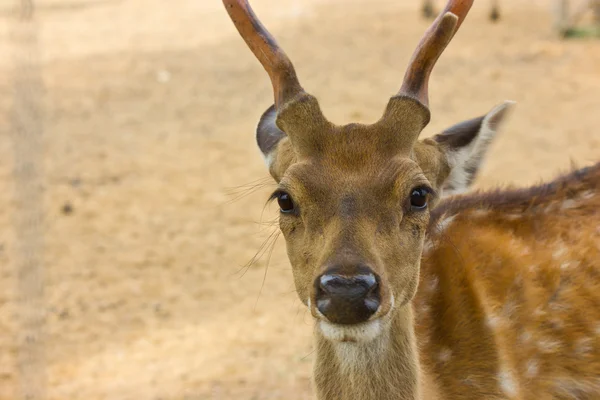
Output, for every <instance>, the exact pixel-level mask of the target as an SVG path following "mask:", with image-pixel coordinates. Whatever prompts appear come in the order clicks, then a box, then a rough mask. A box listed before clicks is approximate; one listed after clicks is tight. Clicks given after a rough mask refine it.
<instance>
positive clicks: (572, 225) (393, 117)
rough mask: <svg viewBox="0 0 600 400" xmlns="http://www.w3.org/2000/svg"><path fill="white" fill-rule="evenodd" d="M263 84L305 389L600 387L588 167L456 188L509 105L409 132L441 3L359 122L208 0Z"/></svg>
mask: <svg viewBox="0 0 600 400" xmlns="http://www.w3.org/2000/svg"><path fill="white" fill-rule="evenodd" d="M223 2H224V4H225V6H226V9H227V11H228V13H229V15H230V17H231V19H232V20H233V22H234V24H235V26H236V28H237V29H238V31H239V32H240V34H241V36H242V37H243V38H244V40H245V41H246V43H247V44H248V46H249V47H250V49H251V50H252V51H253V53H254V54H255V56H256V57H257V58H258V59H259V61H260V62H261V64H262V65H263V67H264V68H265V70H266V71H267V73H268V74H269V76H270V78H271V82H272V84H273V93H274V100H275V104H274V105H273V106H272V107H270V108H269V109H268V110H267V111H266V112H265V113H264V114H263V116H262V118H261V119H260V122H259V124H258V127H257V142H258V145H259V148H260V149H261V151H262V153H263V155H264V157H265V161H266V163H267V166H268V168H269V172H270V173H271V175H272V176H273V178H274V180H275V181H276V183H277V189H276V191H275V192H274V193H273V195H272V196H271V197H272V199H273V200H276V201H277V202H278V204H279V207H280V209H281V213H280V217H279V226H280V229H281V231H282V233H283V235H284V237H285V239H286V245H287V252H288V256H289V259H290V262H291V265H292V272H293V276H294V281H295V286H296V292H297V294H298V296H299V298H300V300H301V301H302V302H303V303H304V304H305V305H306V306H307V308H308V309H309V311H310V313H311V315H312V316H313V317H314V320H315V329H314V336H315V347H316V355H315V367H314V383H315V390H316V393H317V397H318V399H319V400H392V399H394V400H402V399H427V400H429V399H431V400H433V399H440V400H441V399H449V400H450V399H482V398H483V399H528V398H533V397H534V396H535V398H536V399H537V398H539V399H563V398H564V399H586V398H590V399H591V398H600V379H599V377H600V343H599V340H600V336H599V333H600V332H599V329H598V328H599V326H598V322H600V308H599V307H598V305H600V283H598V282H597V277H598V274H600V266H599V265H598V260H599V259H600V257H599V255H600V254H599V251H600V249H599V248H598V246H599V243H600V237H599V234H600V233H599V229H600V226H599V225H600V214H599V213H598V206H599V205H600V197H599V196H600V194H599V191H600V164H598V165H596V166H593V167H589V168H588V169H582V170H580V171H577V172H575V173H573V174H571V175H569V176H566V177H563V178H560V179H558V180H556V181H553V182H551V183H549V184H546V185H543V186H540V187H532V188H528V189H522V190H499V191H496V192H491V193H476V194H465V193H464V192H465V191H466V190H467V189H468V187H469V186H470V184H471V183H472V181H473V180H474V179H475V177H476V175H477V171H478V169H479V167H480V165H481V163H482V161H483V160H484V158H485V154H486V152H487V150H488V148H489V146H490V144H491V143H492V141H493V138H494V136H495V134H496V133H497V132H498V131H499V129H500V128H501V126H502V124H503V122H504V121H505V119H506V117H507V115H509V112H508V111H509V110H510V108H511V106H512V102H505V103H502V104H500V105H498V106H496V107H494V108H493V109H492V110H491V111H489V112H488V113H487V114H485V115H483V116H481V117H478V118H474V119H472V120H469V121H465V122H462V123H459V124H456V125H454V126H452V127H451V128H449V129H447V130H445V131H443V132H441V133H440V134H438V135H435V136H434V137H432V138H427V139H423V140H417V139H418V136H419V134H420V132H421V131H422V129H423V128H424V127H425V126H426V125H427V123H428V122H429V118H430V111H429V108H428V79H429V75H430V73H431V71H432V69H433V66H434V65H435V63H436V61H437V59H438V58H439V56H440V55H441V53H442V52H443V50H444V48H445V47H446V46H447V45H448V43H449V42H450V40H451V39H452V38H453V36H454V34H455V33H456V31H457V29H458V27H459V26H460V25H461V24H462V22H463V21H464V19H465V17H466V15H467V13H468V11H469V9H470V7H471V5H472V2H473V1H472V0H450V1H449V2H448V4H447V5H446V8H445V10H444V11H443V12H442V14H441V15H440V16H439V17H438V18H437V19H436V20H435V21H434V23H433V25H432V26H431V28H430V29H429V30H428V31H427V32H426V34H425V35H424V37H423V39H422V40H421V42H420V43H419V45H418V46H417V50H416V51H415V53H414V54H413V57H412V59H411V62H410V65H409V68H408V70H407V72H406V74H405V76H404V81H403V83H402V86H401V88H400V91H399V92H398V94H397V95H395V96H393V97H392V98H391V99H390V101H389V103H388V105H387V107H386V109H385V111H384V113H383V115H382V117H381V118H380V119H379V120H378V121H376V122H375V123H373V124H370V125H364V124H348V125H335V124H333V123H331V122H329V121H328V120H327V119H326V118H325V116H324V115H323V113H322V112H321V110H320V107H319V103H318V101H317V99H316V98H315V97H313V96H311V95H310V94H308V93H306V92H305V91H304V89H303V88H302V86H301V85H300V83H299V80H298V78H297V76H296V73H295V70H294V68H293V65H292V63H291V62H290V60H289V59H288V58H287V56H286V55H285V53H284V52H283V50H282V49H281V48H280V47H279V46H278V45H277V43H276V42H275V40H274V39H273V38H272V37H271V35H270V34H269V33H268V31H266V29H265V28H264V27H263V26H262V24H261V23H260V22H259V21H258V19H257V18H256V16H255V15H254V13H253V11H252V10H251V8H250V6H249V4H248V2H247V1H246V0H223Z"/></svg>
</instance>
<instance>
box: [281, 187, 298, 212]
mask: <svg viewBox="0 0 600 400" xmlns="http://www.w3.org/2000/svg"><path fill="white" fill-rule="evenodd" d="M276 196H277V203H278V204H279V208H280V209H281V212H282V213H291V212H293V211H294V209H295V208H296V207H295V205H294V201H293V200H292V197H291V196H290V195H289V194H287V193H285V192H279V193H277V195H276Z"/></svg>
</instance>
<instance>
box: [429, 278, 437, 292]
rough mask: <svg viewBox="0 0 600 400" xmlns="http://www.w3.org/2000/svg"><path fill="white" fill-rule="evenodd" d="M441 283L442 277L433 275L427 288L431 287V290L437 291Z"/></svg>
mask: <svg viewBox="0 0 600 400" xmlns="http://www.w3.org/2000/svg"><path fill="white" fill-rule="evenodd" d="M439 284H440V278H438V277H437V276H435V275H434V276H433V277H432V278H431V279H430V280H429V283H428V285H427V289H429V291H430V292H435V291H436V290H437V288H438V286H439Z"/></svg>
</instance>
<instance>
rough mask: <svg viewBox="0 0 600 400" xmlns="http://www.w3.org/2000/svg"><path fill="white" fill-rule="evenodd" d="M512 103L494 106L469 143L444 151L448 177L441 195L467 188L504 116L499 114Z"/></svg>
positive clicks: (450, 194) (507, 102)
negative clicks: (448, 165) (447, 164)
mask: <svg viewBox="0 0 600 400" xmlns="http://www.w3.org/2000/svg"><path fill="white" fill-rule="evenodd" d="M514 104H515V102H513V101H505V102H504V103H502V104H500V105H498V106H496V107H494V108H493V109H492V110H491V111H490V112H489V113H488V114H487V115H486V116H485V117H484V118H483V121H482V122H481V126H480V128H479V132H478V133H477V135H476V136H475V138H474V139H473V140H472V141H471V143H469V144H468V145H466V146H464V147H461V148H460V149H456V150H454V151H448V153H446V157H447V160H448V163H449V164H450V175H448V178H447V179H446V181H445V182H444V187H443V190H442V197H447V196H452V195H456V194H461V193H464V192H466V191H467V190H468V189H469V187H470V186H471V183H472V182H473V179H474V177H475V175H476V174H477V170H479V168H481V166H482V165H483V161H484V160H485V155H486V153H487V150H488V149H489V146H490V144H491V143H492V142H493V140H494V137H495V136H496V133H497V132H498V128H499V126H500V125H501V124H502V120H503V119H504V117H505V115H499V114H500V113H504V112H505V111H506V110H507V108H509V107H511V106H512V105H514Z"/></svg>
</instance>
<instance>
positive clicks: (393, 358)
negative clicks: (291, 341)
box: [314, 304, 420, 400]
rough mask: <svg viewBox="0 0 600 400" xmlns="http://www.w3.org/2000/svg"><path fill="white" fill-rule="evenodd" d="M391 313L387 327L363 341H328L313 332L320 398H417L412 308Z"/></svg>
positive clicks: (338, 399)
mask: <svg viewBox="0 0 600 400" xmlns="http://www.w3.org/2000/svg"><path fill="white" fill-rule="evenodd" d="M392 313H393V314H392V315H391V316H390V317H391V318H390V319H389V320H388V321H387V324H388V326H387V328H388V329H385V332H384V333H383V334H382V335H380V337H378V338H376V339H374V340H372V341H370V342H366V343H356V342H331V341H328V340H326V339H325V338H323V336H322V335H321V334H320V333H319V332H318V331H316V332H315V337H316V347H317V356H316V362H315V371H314V372H315V373H314V380H315V386H316V389H317V394H318V399H319V400H334V399H335V400H351V399H352V400H375V399H377V400H392V399H394V400H404V399H406V400H408V399H410V400H415V399H420V395H419V380H420V376H419V375H420V374H419V359H418V352H417V346H416V340H415V332H414V322H413V315H412V307H411V305H410V304H408V305H406V306H403V307H402V308H399V309H396V310H394V311H392Z"/></svg>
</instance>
